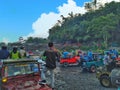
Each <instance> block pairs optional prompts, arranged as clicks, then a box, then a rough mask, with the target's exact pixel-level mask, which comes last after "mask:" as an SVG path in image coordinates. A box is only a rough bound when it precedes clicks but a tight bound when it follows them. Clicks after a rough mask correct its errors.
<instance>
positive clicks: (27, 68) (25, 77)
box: [0, 60, 52, 90]
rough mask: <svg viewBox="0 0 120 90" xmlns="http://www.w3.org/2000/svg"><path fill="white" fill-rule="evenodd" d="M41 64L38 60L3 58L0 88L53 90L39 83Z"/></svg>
mask: <svg viewBox="0 0 120 90" xmlns="http://www.w3.org/2000/svg"><path fill="white" fill-rule="evenodd" d="M40 79H41V78H40V65H39V63H38V61H37V60H1V62H0V90H52V89H51V88H50V87H49V86H48V85H47V84H45V85H39V81H40Z"/></svg>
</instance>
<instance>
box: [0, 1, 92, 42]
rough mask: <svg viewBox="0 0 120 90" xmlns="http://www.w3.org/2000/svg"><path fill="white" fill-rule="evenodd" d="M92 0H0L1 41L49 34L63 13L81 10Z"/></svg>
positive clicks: (13, 40) (81, 11)
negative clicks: (49, 30)
mask: <svg viewBox="0 0 120 90" xmlns="http://www.w3.org/2000/svg"><path fill="white" fill-rule="evenodd" d="M88 1H92V0H0V24H1V25H0V42H3V41H4V42H8V41H9V42H16V41H18V38H19V37H20V36H23V37H25V38H26V37H29V36H33V37H36V36H37V37H43V38H46V37H47V36H48V29H50V28H51V27H52V26H53V25H54V24H55V23H56V21H57V20H58V19H60V15H61V14H63V15H64V16H67V14H66V13H68V12H70V11H72V10H73V11H76V12H75V13H78V11H77V10H79V12H80V13H84V9H83V5H84V2H88Z"/></svg>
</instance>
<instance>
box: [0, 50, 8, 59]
mask: <svg viewBox="0 0 120 90" xmlns="http://www.w3.org/2000/svg"><path fill="white" fill-rule="evenodd" d="M9 54H10V53H9V52H8V51H7V50H0V59H7V58H8V57H9Z"/></svg>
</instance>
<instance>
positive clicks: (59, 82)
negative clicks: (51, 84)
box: [56, 66, 117, 90]
mask: <svg viewBox="0 0 120 90" xmlns="http://www.w3.org/2000/svg"><path fill="white" fill-rule="evenodd" d="M56 90H117V88H105V87H102V86H101V85H100V83H99V81H98V79H97V78H96V76H95V73H89V72H81V70H80V67H67V68H61V67H60V66H59V67H57V70H56Z"/></svg>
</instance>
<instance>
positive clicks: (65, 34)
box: [48, 2, 120, 48]
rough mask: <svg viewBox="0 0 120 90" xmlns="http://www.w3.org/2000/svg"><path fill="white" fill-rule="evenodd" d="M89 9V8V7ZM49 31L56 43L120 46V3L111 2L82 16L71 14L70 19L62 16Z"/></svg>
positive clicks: (51, 38)
mask: <svg viewBox="0 0 120 90" xmlns="http://www.w3.org/2000/svg"><path fill="white" fill-rule="evenodd" d="M88 8H89V6H88ZM61 18H62V21H60V20H58V23H56V24H55V25H54V26H53V27H52V28H51V29H49V37H48V39H49V40H50V41H53V42H56V43H65V42H70V43H80V44H82V45H92V46H100V47H103V48H107V47H109V46H111V45H114V46H115V45H120V42H119V39H120V3H118V2H111V3H107V4H105V6H104V7H102V6H101V7H99V9H96V10H89V11H88V12H87V13H85V14H83V15H81V14H76V15H73V13H72V12H71V13H69V16H68V17H64V16H63V15H61Z"/></svg>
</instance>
